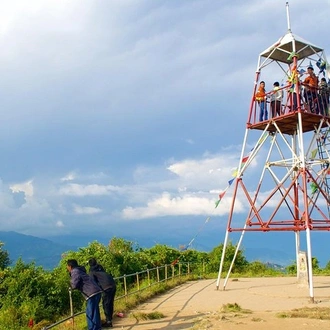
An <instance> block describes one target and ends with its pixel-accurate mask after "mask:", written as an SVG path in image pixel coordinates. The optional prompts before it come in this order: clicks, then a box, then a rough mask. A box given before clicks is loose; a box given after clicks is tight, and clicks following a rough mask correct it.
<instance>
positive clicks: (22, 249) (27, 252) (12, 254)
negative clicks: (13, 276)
mask: <svg viewBox="0 0 330 330" xmlns="http://www.w3.org/2000/svg"><path fill="white" fill-rule="evenodd" d="M0 241H1V242H3V243H4V244H5V245H4V249H5V250H7V251H8V253H9V258H10V260H11V261H12V264H14V263H15V262H16V260H17V259H18V258H19V257H21V258H22V260H23V261H24V262H26V263H29V262H32V261H34V262H35V263H36V265H37V266H43V267H44V268H45V269H53V268H55V267H56V266H58V264H59V262H60V260H61V256H62V254H63V253H64V252H66V251H70V250H77V246H70V245H64V244H59V243H55V242H52V241H50V240H48V239H44V238H38V237H34V236H30V235H23V234H19V233H16V232H14V231H0Z"/></svg>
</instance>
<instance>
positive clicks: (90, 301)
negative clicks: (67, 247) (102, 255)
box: [67, 259, 102, 330]
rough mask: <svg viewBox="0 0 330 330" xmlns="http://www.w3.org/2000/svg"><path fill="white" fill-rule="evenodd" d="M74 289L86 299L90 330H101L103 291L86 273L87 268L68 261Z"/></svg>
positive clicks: (75, 261) (71, 283)
mask: <svg viewBox="0 0 330 330" xmlns="http://www.w3.org/2000/svg"><path fill="white" fill-rule="evenodd" d="M67 270H68V271H69V273H70V276H71V279H70V285H71V288H72V289H76V290H79V291H80V292H81V293H82V295H83V296H84V298H85V299H86V318H87V328H88V330H101V316H100V308H99V304H100V300H101V293H102V289H101V288H100V287H99V286H98V285H97V284H96V283H95V281H93V279H92V278H91V277H90V276H88V274H87V273H86V269H85V267H82V266H79V265H78V262H77V260H75V259H69V260H68V261H67Z"/></svg>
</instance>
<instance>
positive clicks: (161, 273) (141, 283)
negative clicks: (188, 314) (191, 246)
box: [42, 262, 205, 330]
mask: <svg viewBox="0 0 330 330" xmlns="http://www.w3.org/2000/svg"><path fill="white" fill-rule="evenodd" d="M204 274H205V264H204V263H203V264H196V263H189V262H188V263H181V262H178V263H176V264H170V265H163V266H158V267H155V268H152V269H146V270H143V271H140V272H136V273H134V274H128V275H123V276H120V277H116V278H115V281H116V286H117V292H116V298H115V301H118V300H119V299H126V301H127V299H128V297H129V296H131V295H134V294H138V293H140V292H141V291H143V290H146V289H148V288H151V287H152V286H156V285H159V284H160V283H163V282H166V281H169V280H172V279H174V278H177V277H183V276H188V275H197V276H202V275H204ZM69 298H70V316H68V317H66V318H63V319H61V320H59V321H58V322H56V323H53V324H51V325H48V326H45V327H43V328H42V329H43V330H47V329H52V328H54V327H56V326H58V325H60V324H63V323H64V322H67V321H71V324H72V325H73V326H74V319H75V317H77V316H79V315H81V314H84V313H85V310H84V311H79V312H75V311H74V303H73V299H72V290H71V288H69Z"/></svg>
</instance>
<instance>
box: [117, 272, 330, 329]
mask: <svg viewBox="0 0 330 330" xmlns="http://www.w3.org/2000/svg"><path fill="white" fill-rule="evenodd" d="M313 282H314V285H313V286H314V289H313V293H312V295H313V297H314V303H312V302H311V299H310V292H309V288H308V287H306V286H305V287H302V286H301V285H298V284H297V279H296V278H293V277H289V278H288V277H285V278H240V279H238V280H229V282H228V283H227V287H226V290H225V291H224V290H223V289H222V286H223V281H222V282H220V286H219V290H217V289H216V281H214V280H198V281H192V282H188V283H185V284H183V285H181V286H179V287H177V288H175V289H172V290H170V291H168V292H167V293H166V294H163V295H159V296H157V297H155V298H153V299H151V300H149V301H148V302H147V303H144V304H142V305H140V306H139V307H138V308H137V309H135V310H133V311H132V312H131V313H130V315H125V317H124V318H117V317H116V318H115V319H114V328H117V329H123V330H124V329H125V330H128V329H133V328H134V329H136V330H147V329H148V330H153V329H176V330H180V329H195V330H196V329H226V330H233V329H243V330H244V329H245V330H252V329H253V330H261V329H267V330H275V329H276V330H278V329H281V330H286V329H288V330H298V329H299V330H303V329H318V330H323V329H327V330H329V329H330V320H315V319H308V318H279V317H278V316H277V315H276V314H278V313H279V312H281V311H289V310H292V309H294V308H300V307H330V277H326V276H322V277H314V279H313ZM228 303H232V304H234V303H237V304H238V305H239V306H240V307H241V308H243V309H247V310H250V313H236V314H235V313H230V314H224V313H222V312H221V307H222V306H223V305H225V304H228ZM155 311H157V312H161V313H163V314H164V315H165V317H164V318H162V319H160V320H147V321H144V320H140V321H138V320H136V319H135V318H134V317H132V313H138V312H142V313H150V312H155Z"/></svg>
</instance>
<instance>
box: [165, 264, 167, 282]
mask: <svg viewBox="0 0 330 330" xmlns="http://www.w3.org/2000/svg"><path fill="white" fill-rule="evenodd" d="M166 281H167V265H165V282H166Z"/></svg>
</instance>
